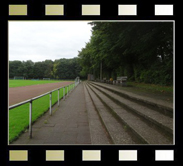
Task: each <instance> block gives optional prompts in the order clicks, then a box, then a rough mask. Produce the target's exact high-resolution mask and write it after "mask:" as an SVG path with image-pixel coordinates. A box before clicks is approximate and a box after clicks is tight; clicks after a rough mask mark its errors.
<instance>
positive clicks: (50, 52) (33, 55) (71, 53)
mask: <svg viewBox="0 0 183 166" xmlns="http://www.w3.org/2000/svg"><path fill="white" fill-rule="evenodd" d="M90 37H91V25H89V24H88V22H87V21H10V22H9V60H20V61H26V60H32V61H33V62H37V61H44V60H46V59H50V60H52V61H54V60H55V59H60V58H67V59H69V58H73V57H77V55H78V51H80V50H81V48H84V47H85V44H86V42H88V41H89V40H90Z"/></svg>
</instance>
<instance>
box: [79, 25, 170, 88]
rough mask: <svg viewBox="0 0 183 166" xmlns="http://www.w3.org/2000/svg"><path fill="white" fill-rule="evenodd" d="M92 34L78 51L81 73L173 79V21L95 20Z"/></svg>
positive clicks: (147, 79) (163, 82)
mask: <svg viewBox="0 0 183 166" xmlns="http://www.w3.org/2000/svg"><path fill="white" fill-rule="evenodd" d="M90 24H91V26H92V30H93V31H92V36H91V39H90V41H89V42H88V43H86V46H85V48H82V49H81V51H79V54H78V58H79V62H80V65H81V66H82V72H81V73H82V75H87V74H88V73H91V74H92V73H93V74H94V75H95V78H100V64H101V63H102V75H103V77H106V78H108V79H109V78H110V77H113V79H116V77H117V76H123V75H126V76H128V79H129V80H132V81H137V82H146V83H155V84H161V85H170V84H172V83H173V23H171V22H92V23H90Z"/></svg>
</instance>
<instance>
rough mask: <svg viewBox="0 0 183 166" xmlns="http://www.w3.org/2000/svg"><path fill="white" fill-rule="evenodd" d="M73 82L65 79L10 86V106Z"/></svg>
mask: <svg viewBox="0 0 183 166" xmlns="http://www.w3.org/2000/svg"><path fill="white" fill-rule="evenodd" d="M71 83H72V82H69V81H65V82H57V83H49V84H39V85H31V86H23V87H14V88H9V106H10V105H14V104H17V103H20V102H22V101H25V100H28V99H31V98H33V97H36V96H39V95H41V94H44V93H46V92H49V91H51V90H53V89H56V88H60V87H62V86H66V85H69V84H71Z"/></svg>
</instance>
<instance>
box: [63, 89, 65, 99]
mask: <svg viewBox="0 0 183 166" xmlns="http://www.w3.org/2000/svg"><path fill="white" fill-rule="evenodd" d="M63 98H64V100H65V86H64V87H63Z"/></svg>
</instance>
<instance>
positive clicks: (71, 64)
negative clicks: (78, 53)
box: [9, 58, 81, 79]
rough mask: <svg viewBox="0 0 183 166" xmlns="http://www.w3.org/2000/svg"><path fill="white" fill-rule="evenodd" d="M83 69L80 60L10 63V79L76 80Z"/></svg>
mask: <svg viewBox="0 0 183 166" xmlns="http://www.w3.org/2000/svg"><path fill="white" fill-rule="evenodd" d="M80 71H81V67H80V65H79V61H78V58H73V59H59V60H55V61H54V62H53V61H52V60H45V61H42V62H35V63H34V62H32V61H31V60H28V61H26V62H24V61H23V62H21V61H9V78H13V77H14V76H24V77H25V78H26V79H32V78H34V79H42V78H53V79H75V78H76V77H77V76H79V74H80Z"/></svg>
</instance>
